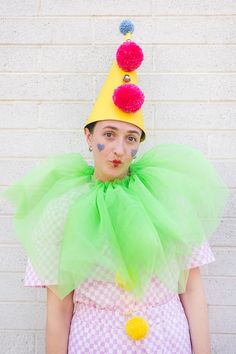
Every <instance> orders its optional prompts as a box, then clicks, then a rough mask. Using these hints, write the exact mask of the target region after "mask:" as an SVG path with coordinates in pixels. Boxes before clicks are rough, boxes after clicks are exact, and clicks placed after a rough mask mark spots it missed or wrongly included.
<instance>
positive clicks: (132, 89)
mask: <svg viewBox="0 0 236 354" xmlns="http://www.w3.org/2000/svg"><path fill="white" fill-rule="evenodd" d="M112 99H113V102H114V104H115V105H116V106H117V107H118V108H120V109H121V110H122V111H123V112H126V113H131V112H136V111H138V110H139V109H140V108H141V106H142V104H143V102H144V94H143V92H142V91H141V90H140V88H139V87H138V86H137V85H134V84H124V85H121V86H118V87H117V88H116V89H115V90H114V93H113V96H112Z"/></svg>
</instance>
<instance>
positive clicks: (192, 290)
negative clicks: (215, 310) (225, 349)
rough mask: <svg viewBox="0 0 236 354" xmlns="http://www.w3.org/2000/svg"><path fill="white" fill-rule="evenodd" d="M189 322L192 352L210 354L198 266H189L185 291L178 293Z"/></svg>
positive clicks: (205, 307) (206, 316)
mask: <svg viewBox="0 0 236 354" xmlns="http://www.w3.org/2000/svg"><path fill="white" fill-rule="evenodd" d="M179 297H180V300H181V303H182V305H183V307H184V311H185V314H186V317H187V319H188V322H189V328H190V335H191V341H192V347H193V352H194V354H211V344H210V333H209V320H208V308H207V303H206V297H205V292H204V284H203V281H202V277H201V272H200V268H199V267H196V268H191V269H190V270H189V278H188V282H187V287H186V291H185V293H183V294H179Z"/></svg>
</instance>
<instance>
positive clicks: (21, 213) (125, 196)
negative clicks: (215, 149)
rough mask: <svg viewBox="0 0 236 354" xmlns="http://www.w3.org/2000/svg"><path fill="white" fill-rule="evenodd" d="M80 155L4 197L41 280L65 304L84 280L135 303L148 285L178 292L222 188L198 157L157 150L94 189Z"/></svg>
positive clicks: (186, 151)
mask: <svg viewBox="0 0 236 354" xmlns="http://www.w3.org/2000/svg"><path fill="white" fill-rule="evenodd" d="M93 173H94V167H93V166H89V165H88V164H87V162H86V161H85V159H84V158H83V157H82V156H81V155H80V154H79V153H65V154H60V155H56V156H51V157H49V158H47V159H45V160H44V161H43V162H41V163H40V164H39V165H38V166H37V167H35V168H33V169H32V170H31V171H30V172H29V173H27V174H26V175H25V176H23V177H22V178H21V179H19V180H17V181H15V182H14V183H13V184H12V185H11V186H9V187H8V188H6V189H5V190H4V196H5V197H6V198H7V199H9V200H10V201H12V202H13V203H14V204H15V206H16V211H15V216H14V229H15V232H16V234H17V236H18V237H19V240H20V241H21V243H22V244H23V246H24V248H25V250H26V252H27V255H28V257H29V258H30V260H31V262H32V264H33V266H34V268H35V270H36V272H37V274H38V276H39V278H40V279H41V281H42V282H43V283H44V284H48V286H49V287H50V288H51V289H52V290H53V291H54V292H55V293H56V294H57V295H58V296H59V297H60V298H64V297H65V296H66V295H67V294H68V293H69V292H70V291H72V290H73V289H75V288H77V287H78V286H79V285H80V284H82V282H83V281H84V280H86V279H87V278H88V277H90V278H92V279H94V280H102V281H111V282H115V281H116V282H117V279H119V280H120V281H121V282H122V284H123V285H124V288H125V289H126V290H127V291H130V292H131V293H132V294H134V295H135V296H137V298H141V297H142V295H143V294H144V291H145V289H146V287H147V286H148V284H149V281H150V279H151V277H152V276H154V275H156V276H157V277H158V278H159V280H160V281H161V282H163V283H164V285H165V286H166V287H168V288H169V289H170V290H172V291H173V292H176V293H181V292H184V290H185V288H186V282H187V278H188V271H189V270H188V269H185V260H186V257H188V256H190V255H191V252H192V249H193V247H195V246H199V245H201V244H202V242H204V241H205V240H207V239H209V238H210V236H211V235H212V233H213V232H214V231H215V230H216V228H217V227H218V225H219V222H220V218H221V217H222V215H223V211H224V208H225V204H226V201H227V199H228V196H229V189H228V187H227V186H226V184H225V183H224V181H223V180H222V179H221V177H220V175H219V174H218V173H217V171H216V169H215V168H214V167H213V165H212V164H211V163H210V161H208V160H207V159H206V158H205V156H204V155H203V154H202V153H201V152H200V151H199V150H197V149H194V148H191V147H190V146H186V145H181V144H160V145H156V146H154V147H153V148H152V149H150V150H149V151H147V152H145V153H143V155H142V156H141V157H140V158H139V159H137V160H134V161H133V162H132V164H131V165H130V174H129V175H128V176H126V177H124V178H123V179H116V180H113V181H107V182H102V181H100V180H98V179H96V178H95V177H94V176H93Z"/></svg>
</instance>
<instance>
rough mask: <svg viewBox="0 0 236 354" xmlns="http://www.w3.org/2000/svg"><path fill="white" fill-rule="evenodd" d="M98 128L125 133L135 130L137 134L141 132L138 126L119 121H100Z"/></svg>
mask: <svg viewBox="0 0 236 354" xmlns="http://www.w3.org/2000/svg"><path fill="white" fill-rule="evenodd" d="M96 126H98V128H99V129H106V128H109V129H114V130H125V131H129V130H133V131H136V132H139V133H140V131H141V129H140V128H138V127H137V126H136V125H134V124H130V123H127V122H122V121H118V120H102V121H98V122H97V124H96Z"/></svg>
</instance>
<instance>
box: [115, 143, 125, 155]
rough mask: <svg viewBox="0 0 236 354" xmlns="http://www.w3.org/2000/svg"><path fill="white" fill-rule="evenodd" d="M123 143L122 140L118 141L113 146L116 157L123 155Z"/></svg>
mask: <svg viewBox="0 0 236 354" xmlns="http://www.w3.org/2000/svg"><path fill="white" fill-rule="evenodd" d="M124 145H125V144H124V142H123V141H122V140H119V141H117V142H116V143H115V146H114V152H115V153H116V154H117V155H122V154H124V151H125V146H124Z"/></svg>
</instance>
